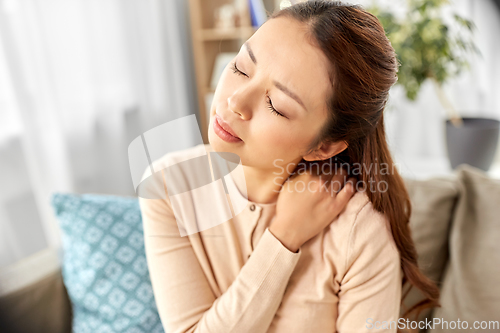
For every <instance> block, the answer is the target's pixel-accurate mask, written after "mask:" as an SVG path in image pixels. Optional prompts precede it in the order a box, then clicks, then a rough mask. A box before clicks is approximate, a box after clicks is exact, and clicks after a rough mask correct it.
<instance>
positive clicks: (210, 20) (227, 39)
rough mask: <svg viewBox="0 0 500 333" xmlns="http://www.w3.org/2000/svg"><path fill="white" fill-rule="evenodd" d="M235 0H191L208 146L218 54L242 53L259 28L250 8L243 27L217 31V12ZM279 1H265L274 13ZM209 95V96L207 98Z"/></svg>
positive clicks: (200, 103) (200, 109) (201, 110)
mask: <svg viewBox="0 0 500 333" xmlns="http://www.w3.org/2000/svg"><path fill="white" fill-rule="evenodd" d="M232 1H233V0H189V14H190V22H191V37H192V38H191V41H192V46H193V60H194V66H195V74H196V90H197V96H198V115H199V118H198V119H199V121H200V124H199V125H200V130H201V135H202V138H203V142H204V143H208V133H207V130H208V121H209V109H208V108H209V107H210V105H208V102H209V98H208V97H210V94H213V92H214V91H213V89H211V87H210V81H211V76H212V73H213V68H214V64H215V60H216V58H217V55H218V54H220V53H222V52H238V51H239V50H240V48H241V45H243V43H244V42H245V41H246V40H247V39H248V38H250V37H251V36H252V35H253V34H254V32H255V31H256V30H257V28H255V27H253V26H251V22H250V21H251V20H250V14H249V11H248V8H246V9H245V10H244V11H243V12H244V13H246V14H243V16H242V17H241V18H240V22H241V25H242V26H241V27H237V28H232V29H216V28H214V27H215V19H214V17H215V15H214V13H215V11H216V10H217V9H218V8H220V7H221V6H222V5H225V4H229V3H232ZM275 3H276V1H275V0H264V5H265V7H266V11H267V12H269V13H272V12H273V9H274V6H275ZM207 96H208V97H207Z"/></svg>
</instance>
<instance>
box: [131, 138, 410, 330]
mask: <svg viewBox="0 0 500 333" xmlns="http://www.w3.org/2000/svg"><path fill="white" fill-rule="evenodd" d="M211 151H212V149H211V147H210V145H208V144H207V145H203V144H200V145H198V146H195V147H192V148H188V149H184V150H179V151H176V152H173V153H169V154H166V155H165V156H163V157H161V158H159V159H158V160H156V161H155V162H154V163H153V169H154V170H155V171H156V172H160V173H161V174H162V178H163V181H164V184H163V185H164V186H165V187H166V188H167V189H168V183H167V182H166V179H167V178H166V177H165V174H164V173H163V170H165V168H167V167H168V166H171V165H175V164H176V163H179V162H182V161H186V160H189V159H191V158H195V157H199V156H203V155H206V154H207V152H211ZM235 171H236V170H235ZM235 171H233V172H231V173H230V174H229V175H227V176H226V177H225V183H226V186H227V189H228V191H229V193H230V194H231V197H230V201H231V204H232V206H233V207H240V209H238V210H237V211H239V213H238V214H237V215H236V216H232V217H231V215H229V217H230V218H227V219H226V218H224V216H226V217H227V214H226V215H225V213H224V214H222V213H221V214H220V216H222V217H223V218H222V220H221V221H220V222H217V223H216V224H215V226H213V227H210V228H207V229H205V230H201V231H199V232H195V233H191V234H188V235H185V230H184V231H182V232H181V230H182V226H184V227H185V224H182V223H181V224H179V223H178V222H179V221H180V220H181V221H182V220H183V219H186V220H187V219H188V218H189V219H194V220H196V219H200V218H201V216H202V214H203V211H202V210H203V209H206V203H203V204H202V203H200V200H194V203H193V202H190V203H187V202H186V205H184V206H185V207H182V206H183V201H182V200H184V199H182V198H181V199H179V198H176V199H175V205H176V206H175V209H173V205H172V202H173V201H172V200H171V198H169V197H168V196H166V198H159V199H145V198H140V199H139V203H140V207H141V212H142V217H143V227H144V240H145V248H146V257H147V263H148V267H149V272H150V278H151V282H152V286H153V293H154V297H155V300H156V305H157V307H158V312H159V315H160V318H161V321H162V323H163V326H164V329H165V331H166V332H168V333H180V332H200V333H224V332H237V333H245V332H249V333H264V332H279V333H304V332H315V333H316V332H332V333H333V332H340V333H351V332H352V333H362V332H374V331H379V330H378V329H375V327H377V328H378V327H382V326H383V325H384V322H386V323H390V322H391V321H393V322H397V320H398V316H399V310H400V301H401V282H402V274H403V273H402V270H401V265H400V255H399V252H398V250H397V248H396V245H395V243H394V239H393V237H392V234H391V229H390V225H389V223H388V220H387V218H386V217H385V216H384V215H383V214H381V213H380V212H378V211H376V210H375V209H374V208H373V206H372V203H371V202H370V201H369V199H368V197H367V195H366V193H365V192H362V191H358V192H355V194H354V195H353V196H352V198H351V199H350V201H349V202H348V203H347V205H346V207H345V208H344V210H343V211H342V212H341V213H340V215H338V216H337V217H336V218H335V219H334V220H333V222H332V223H331V224H330V225H329V226H328V227H326V228H325V229H323V230H322V231H321V232H320V233H319V234H317V235H316V236H315V237H313V238H311V239H310V240H309V241H307V242H306V243H304V244H303V245H302V246H301V247H300V249H299V251H298V252H297V253H293V252H291V251H290V250H288V248H286V247H285V246H284V245H283V244H282V243H281V242H280V241H279V239H278V238H276V237H275V236H274V235H273V234H272V233H271V232H270V230H269V226H270V224H271V223H272V220H273V218H274V217H275V216H276V204H275V203H271V204H261V203H255V202H251V201H248V199H247V197H246V196H245V195H244V193H246V191H242V190H241V189H240V188H238V187H237V185H236V184H237V183H238V182H236V181H235V180H236V177H241V175H242V173H241V172H235ZM147 172H148V170H146V172H145V174H144V175H143V179H144V178H145V177H146V173H147ZM219 181H220V180H219ZM242 192H243V193H242ZM184 198H186V197H184ZM228 198H229V197H228ZM186 200H188V199H186ZM214 209H219V208H215V207H214ZM195 222H196V221H195ZM383 331H384V332H396V326H395V325H394V323H393V325H392V328H391V329H385V330H383Z"/></svg>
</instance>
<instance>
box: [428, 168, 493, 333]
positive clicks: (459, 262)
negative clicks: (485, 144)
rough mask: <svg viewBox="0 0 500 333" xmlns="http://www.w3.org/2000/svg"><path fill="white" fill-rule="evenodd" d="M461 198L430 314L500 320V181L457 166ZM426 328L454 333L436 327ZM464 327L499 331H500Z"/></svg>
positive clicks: (450, 319) (450, 318) (453, 318)
mask: <svg viewBox="0 0 500 333" xmlns="http://www.w3.org/2000/svg"><path fill="white" fill-rule="evenodd" d="M457 173H458V176H459V180H460V183H459V185H460V192H461V193H460V198H459V201H458V202H457V207H456V212H455V216H454V219H453V224H452V227H451V234H450V261H449V265H448V266H447V268H446V272H445V275H444V279H443V286H442V292H441V304H442V307H441V308H437V309H436V310H435V312H434V314H433V317H434V318H442V319H443V320H446V321H449V322H450V321H454V322H457V320H458V319H460V321H468V322H469V325H472V324H473V322H474V321H475V320H478V321H483V320H485V321H490V320H492V321H497V322H498V321H500V181H499V180H494V179H492V178H489V177H488V176H487V175H486V174H485V173H484V172H483V171H481V170H480V169H477V168H474V167H472V166H469V165H465V164H463V165H461V166H459V167H458V168H457ZM430 331H431V332H433V333H434V332H450V331H453V332H457V331H459V330H457V329H455V330H450V329H449V328H448V329H446V327H441V325H438V326H436V327H434V329H432V330H430ZM464 331H467V332H472V331H478V332H479V331H480V332H499V331H500V329H499V328H496V329H490V330H488V329H481V330H471V326H469V329H466V330H464Z"/></svg>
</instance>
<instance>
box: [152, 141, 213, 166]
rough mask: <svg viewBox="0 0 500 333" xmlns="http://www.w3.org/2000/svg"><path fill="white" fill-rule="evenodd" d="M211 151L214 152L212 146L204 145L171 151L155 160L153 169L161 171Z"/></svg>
mask: <svg viewBox="0 0 500 333" xmlns="http://www.w3.org/2000/svg"><path fill="white" fill-rule="evenodd" d="M209 151H212V149H211V146H210V144H203V143H200V144H198V145H196V146H192V147H188V148H182V149H178V150H174V151H170V152H168V153H165V154H164V155H163V156H161V157H160V158H158V159H156V160H154V161H153V162H152V164H153V168H154V169H155V171H159V170H161V169H164V168H166V167H169V166H172V165H175V164H177V163H181V162H184V161H187V160H190V159H194V158H197V157H201V156H204V155H207V153H208V152H209Z"/></svg>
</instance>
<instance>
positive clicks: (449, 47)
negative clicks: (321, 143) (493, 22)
mask: <svg viewBox="0 0 500 333" xmlns="http://www.w3.org/2000/svg"><path fill="white" fill-rule="evenodd" d="M448 3H449V1H448V0H407V2H406V4H407V6H408V8H407V11H406V13H405V15H404V16H403V17H396V15H395V14H394V13H392V12H390V11H388V10H382V9H381V8H380V7H377V6H372V7H371V8H368V10H369V11H370V12H371V13H373V14H374V15H375V16H377V17H378V19H379V20H380V22H381V23H382V25H383V26H384V29H385V31H386V35H387V37H388V38H389V40H390V41H391V44H392V46H393V47H394V49H395V51H396V54H397V56H398V61H399V63H400V67H399V72H398V83H397V84H398V85H401V86H402V87H403V88H404V90H405V92H406V97H407V98H408V99H409V100H412V101H413V100H415V99H416V98H417V96H418V93H419V91H420V87H421V85H422V84H423V83H424V82H425V81H426V80H431V81H432V82H433V84H434V87H435V90H436V93H437V96H438V97H439V100H440V102H441V105H442V106H443V107H444V108H445V109H446V111H447V115H448V119H447V120H446V146H447V152H448V158H449V160H450V164H451V166H452V168H455V167H456V166H458V165H459V164H462V163H467V164H470V165H473V166H475V167H478V168H480V169H483V170H485V171H487V170H488V169H489V168H490V166H491V163H492V161H493V158H494V156H495V152H496V147H497V143H498V136H499V128H500V122H499V121H498V120H497V119H489V118H472V117H461V116H460V115H459V113H458V112H457V110H456V109H455V107H454V106H453V104H452V103H451V102H450V100H449V99H448V98H447V96H446V94H445V93H444V91H443V88H442V87H443V85H444V84H445V83H446V82H448V81H449V80H450V79H452V78H453V77H456V76H458V75H459V74H460V73H461V72H462V71H463V70H464V69H470V65H469V62H468V61H467V55H469V54H474V53H475V54H481V53H480V51H479V49H478V48H477V47H476V45H475V44H474V42H473V40H472V36H473V33H474V30H475V25H474V23H473V22H472V21H470V20H468V19H466V18H464V17H462V16H460V15H458V14H454V15H453V21H454V23H456V27H457V28H458V29H452V28H453V27H451V24H450V23H447V22H446V21H445V20H444V19H443V6H444V5H446V4H448ZM454 30H455V32H454Z"/></svg>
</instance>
